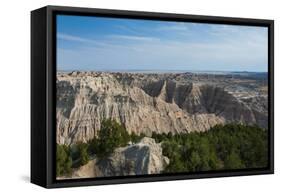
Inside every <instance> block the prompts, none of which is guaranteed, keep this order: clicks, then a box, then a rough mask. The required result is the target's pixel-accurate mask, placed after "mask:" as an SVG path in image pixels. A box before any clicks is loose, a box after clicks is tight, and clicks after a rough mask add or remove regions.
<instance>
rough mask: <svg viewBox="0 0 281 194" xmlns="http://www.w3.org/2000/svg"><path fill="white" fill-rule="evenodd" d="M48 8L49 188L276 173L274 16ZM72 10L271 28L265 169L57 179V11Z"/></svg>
mask: <svg viewBox="0 0 281 194" xmlns="http://www.w3.org/2000/svg"><path fill="white" fill-rule="evenodd" d="M46 8H47V43H46V44H47V57H46V60H47V64H46V72H47V75H46V77H47V88H46V89H47V102H46V111H47V112H46V113H47V118H46V119H47V126H46V129H47V130H46V137H47V140H46V142H47V145H46V154H47V168H46V171H47V172H46V174H47V177H46V178H47V181H46V188H59V187H74V186H91V185H107V184H124V183H142V182H155V181H172V180H186V179H201V178H218V177H230V176H248V175H262V174H274V20H264V19H250V18H232V17H221V16H201V15H187V14H174V13H155V12H140V11H127V10H110V9H96V8H80V7H79V8H78V7H62V6H46ZM56 12H58V13H69V14H75V13H76V14H89V15H93V14H98V15H102V16H106V17H113V16H115V17H120V16H122V17H130V18H132V17H133V18H140V19H141V18H145V19H152V20H153V19H154V20H155V19H160V20H161V19H163V20H167V19H170V20H173V21H194V22H203V23H217V24H234V25H253V26H266V27H268V29H269V33H268V36H269V38H268V52H269V53H268V62H269V63H268V68H269V76H268V79H269V99H270V101H269V108H270V111H269V117H270V118H269V127H270V128H269V166H268V167H267V168H264V169H254V170H240V171H227V172H220V171H217V172H211V173H209V172H206V173H205V172H198V173H195V174H180V175H175V174H173V175H157V176H153V175H152V176H151V175H149V176H145V177H142V176H139V177H124V178H122V177H119V178H115V177H109V178H106V179H95V180H93V179H83V178H81V179H79V180H77V179H75V180H66V181H57V180H56V178H55V141H54V140H55V139H56V132H55V130H54V129H55V128H54V127H55V121H56V118H55V115H56V114H55V107H54V104H55V100H56V97H55V95H54V94H55V90H56V87H55V83H56V82H55V79H56V67H55V65H54V64H56V59H55V55H56V53H55V52H54V51H55V49H54V47H55V37H54V35H55V30H56V29H55V26H54V15H55V13H56Z"/></svg>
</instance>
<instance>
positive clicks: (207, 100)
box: [56, 72, 267, 144]
mask: <svg viewBox="0 0 281 194" xmlns="http://www.w3.org/2000/svg"><path fill="white" fill-rule="evenodd" d="M171 76H174V77H172V78H171ZM176 76H177V75H174V74H172V75H170V74H167V75H165V74H163V75H158V74H133V73H131V74H130V73H99V72H73V73H61V74H58V76H57V109H56V110H57V116H56V117H57V143H59V144H71V143H75V142H78V141H84V142H85V141H87V140H89V139H92V138H93V137H94V136H96V135H97V131H98V130H99V129H100V124H101V121H102V120H103V119H107V118H111V119H115V120H117V121H118V122H120V123H122V124H124V125H125V127H126V129H127V130H128V132H129V133H131V132H135V133H136V134H140V133H145V134H146V135H150V134H151V133H152V132H156V133H168V132H172V133H181V132H183V133H187V132H192V131H206V130H208V129H209V128H210V127H212V126H214V125H216V124H223V123H230V122H238V123H247V124H257V125H259V126H261V127H264V128H266V127H267V98H266V97H259V98H257V97H256V96H253V97H251V96H250V95H249V97H248V98H246V99H244V98H243V99H242V98H241V99H240V98H239V97H237V96H238V95H237V93H235V92H234V93H232V92H231V91H227V90H226V89H224V87H223V86H221V85H219V84H218V83H215V84H214V83H211V82H209V83H208V82H207V83H202V82H196V81H190V76H191V75H189V74H183V75H179V76H178V77H176ZM170 78H171V79H170ZM239 87H240V86H239ZM247 90H248V89H246V92H250V89H249V91H247ZM249 94H250V93H249Z"/></svg>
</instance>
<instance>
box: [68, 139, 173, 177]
mask: <svg viewBox="0 0 281 194" xmlns="http://www.w3.org/2000/svg"><path fill="white" fill-rule="evenodd" d="M168 164H169V159H168V158H167V157H165V156H163V155H162V148H161V145H160V144H157V143H155V140H154V139H152V138H148V137H144V138H143V139H142V140H141V141H140V142H139V143H137V144H134V145H130V146H127V147H121V148H117V149H116V150H115V151H114V152H113V153H112V154H111V155H110V156H108V157H106V158H103V159H97V158H94V159H93V160H91V161H90V162H89V163H88V164H86V165H84V166H81V167H79V168H78V169H75V170H74V171H73V174H72V176H71V178H88V177H106V176H126V175H144V174H159V173H161V172H162V171H163V170H164V168H165V167H166V166H167V165H168Z"/></svg>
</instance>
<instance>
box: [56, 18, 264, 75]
mask: <svg viewBox="0 0 281 194" xmlns="http://www.w3.org/2000/svg"><path fill="white" fill-rule="evenodd" d="M267 33H268V32H267V28H266V27H255V26H239V25H222V24H203V23H191V22H168V21H155V20H137V19H120V18H105V17H93V16H69V15H58V16H57V69H58V70H61V71H70V70H81V71H87V70H91V71H103V70H104V71H118V70H122V71H123V70H151V71H153V70H164V71H168V70H175V71H176V70H180V71H251V72H267V66H268V65H267V64H268V60H267V57H268V53H267V52H268V47H267V45H268V39H267V37H268V36H267Z"/></svg>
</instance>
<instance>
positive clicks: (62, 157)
mask: <svg viewBox="0 0 281 194" xmlns="http://www.w3.org/2000/svg"><path fill="white" fill-rule="evenodd" d="M71 166H72V159H71V157H70V151H69V146H66V145H58V144H57V151H56V173H57V176H63V175H69V174H70V173H71Z"/></svg>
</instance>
